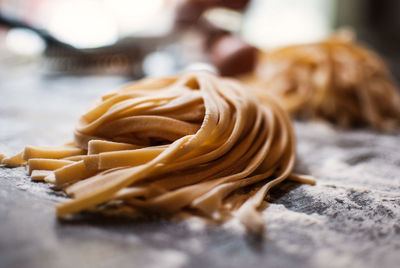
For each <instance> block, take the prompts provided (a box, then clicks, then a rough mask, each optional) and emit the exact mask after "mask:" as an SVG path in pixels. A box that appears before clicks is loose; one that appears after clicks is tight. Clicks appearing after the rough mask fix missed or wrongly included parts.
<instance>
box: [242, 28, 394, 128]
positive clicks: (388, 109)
mask: <svg viewBox="0 0 400 268" xmlns="http://www.w3.org/2000/svg"><path fill="white" fill-rule="evenodd" d="M246 80H247V81H248V82H249V83H250V84H253V85H256V86H255V87H254V91H255V92H256V94H257V95H258V96H260V97H261V98H262V97H263V96H264V95H265V92H267V91H268V92H269V93H270V94H272V95H274V96H275V97H276V98H277V99H278V101H279V102H280V103H281V104H282V105H283V107H284V108H285V109H286V110H287V111H289V112H290V113H291V114H293V115H296V116H298V117H300V118H324V119H327V120H328V121H331V122H333V123H336V124H339V125H342V126H345V127H349V126H372V127H373V128H376V129H380V130H389V131H390V130H393V129H395V128H397V127H398V126H399V123H400V97H399V93H398V91H397V88H396V86H395V84H394V82H393V80H392V77H391V75H390V72H389V70H388V68H387V67H386V65H385V63H384V62H383V60H382V59H381V58H380V57H379V56H378V55H377V54H375V53H374V52H373V51H371V50H369V49H367V48H365V47H362V46H360V45H358V44H356V43H355V42H354V41H353V38H351V37H349V36H348V35H346V34H343V33H342V34H340V33H339V34H337V35H335V36H333V37H332V38H330V39H328V40H325V41H323V42H319V43H313V44H306V45H295V46H289V47H284V48H281V49H277V50H275V51H272V52H270V53H265V54H264V55H263V56H262V57H261V60H260V63H259V64H258V67H257V69H256V70H255V73H254V75H252V77H250V78H249V77H248V78H246Z"/></svg>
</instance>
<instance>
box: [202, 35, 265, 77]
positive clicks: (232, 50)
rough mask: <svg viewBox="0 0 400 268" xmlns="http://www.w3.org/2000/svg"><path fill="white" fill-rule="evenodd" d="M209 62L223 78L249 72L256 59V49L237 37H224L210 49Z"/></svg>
mask: <svg viewBox="0 0 400 268" xmlns="http://www.w3.org/2000/svg"><path fill="white" fill-rule="evenodd" d="M210 57H211V61H212V62H213V64H214V65H215V66H216V67H217V69H218V70H219V73H220V74H221V75H223V76H237V75H240V74H245V73H248V72H251V71H252V70H253V69H254V66H255V64H256V59H257V49H256V48H255V47H253V46H251V45H249V44H247V43H245V42H244V41H243V40H241V39H240V38H239V37H237V36H224V37H222V38H220V39H219V40H218V41H216V42H215V44H214V45H213V46H212V48H211V53H210Z"/></svg>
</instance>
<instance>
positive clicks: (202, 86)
mask: <svg viewBox="0 0 400 268" xmlns="http://www.w3.org/2000/svg"><path fill="white" fill-rule="evenodd" d="M264 101H265V104H266V105H260V104H259V103H258V101H257V100H256V99H255V98H254V97H253V96H252V95H250V94H248V92H247V91H246V88H244V87H243V86H242V85H241V84H240V83H238V82H237V81H234V80H230V79H223V78H219V77H217V76H215V75H213V74H210V73H206V72H196V73H185V74H182V75H181V76H177V77H168V78H148V79H144V80H140V81H138V82H135V83H132V84H130V85H128V86H126V87H124V88H122V89H120V90H119V91H116V92H114V93H111V94H108V95H105V96H103V97H102V98H101V99H100V100H98V101H97V102H96V103H94V105H92V106H91V107H90V108H89V110H88V111H86V112H85V113H84V114H83V115H82V117H81V118H80V119H79V121H78V123H77V125H76V129H75V132H74V142H73V143H69V144H66V145H63V146H60V147H35V146H27V147H26V148H25V150H24V152H23V153H21V154H18V155H17V156H16V157H14V158H15V159H14V162H12V161H11V160H9V159H12V158H5V159H3V162H2V163H4V164H7V163H14V164H18V163H20V164H26V165H27V166H28V167H29V172H30V173H31V176H32V179H33V180H36V181H40V180H43V181H45V182H48V183H52V184H54V185H55V186H57V187H59V188H60V189H62V190H63V191H64V192H65V193H66V194H67V195H68V196H69V197H71V199H70V200H68V201H66V202H63V203H60V204H58V205H57V206H56V211H57V215H58V216H59V217H66V216H68V215H70V214H73V213H77V212H81V211H86V210H93V209H96V208H99V209H100V207H101V206H102V205H103V206H104V205H107V204H113V205H114V206H117V207H120V208H124V209H125V211H126V209H128V210H129V211H138V212H141V213H157V214H162V215H177V214H179V213H186V214H188V213H189V214H190V215H197V216H201V217H204V218H209V219H212V220H214V221H224V220H226V219H229V218H231V217H233V216H236V217H238V218H239V219H240V220H241V221H242V222H243V223H244V224H245V226H247V227H248V228H249V229H251V230H253V231H255V232H260V231H261V230H262V229H263V226H264V224H263V220H262V218H261V216H260V213H259V212H258V208H259V207H260V205H261V204H262V202H263V201H264V198H265V196H266V194H267V193H268V191H269V190H270V189H271V187H273V186H275V185H277V184H278V183H280V182H282V181H283V180H285V179H287V178H289V179H293V180H297V181H300V182H306V183H313V180H312V179H311V178H307V177H301V176H298V175H294V174H292V171H293V168H294V164H295V136H294V132H293V127H292V124H291V122H290V119H289V117H288V115H287V114H286V112H284V111H283V110H282V109H281V108H280V107H279V106H278V105H277V104H276V103H275V101H273V100H272V99H271V98H264ZM17 160H19V162H16V161H17Z"/></svg>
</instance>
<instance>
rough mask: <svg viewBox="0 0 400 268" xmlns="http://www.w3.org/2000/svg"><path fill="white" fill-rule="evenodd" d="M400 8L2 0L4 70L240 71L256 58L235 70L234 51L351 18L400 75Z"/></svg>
mask: <svg viewBox="0 0 400 268" xmlns="http://www.w3.org/2000/svg"><path fill="white" fill-rule="evenodd" d="M399 14H400V1H397V0H385V1H380V0H252V1H246V0H242V1H240V0H237V1H236V0H234V1H228V0H182V1H180V0H179V1H178V0H146V1H143V0H0V16H1V17H0V68H1V69H0V70H1V72H2V73H3V75H7V74H8V73H11V72H19V71H20V70H30V71H34V72H36V73H38V74H39V75H44V76H47V77H48V76H54V75H57V76H58V75H74V76H82V75H85V76H86V75H102V76H104V75H117V76H123V77H127V78H129V79H132V78H139V77H142V76H144V75H161V74H170V73H174V72H177V71H180V70H183V69H186V68H190V69H211V70H219V71H220V72H221V73H222V74H224V75H236V74H239V73H243V72H246V71H247V70H248V69H249V68H251V66H252V65H253V64H254V63H253V62H252V61H251V60H249V62H247V63H246V60H244V64H243V66H239V67H237V68H236V69H235V70H231V67H229V66H232V65H235V64H232V61H231V57H232V55H233V54H235V53H236V54H240V55H239V56H238V57H239V58H240V57H242V58H241V61H240V62H243V59H251V58H252V57H254V49H255V48H257V49H260V50H269V49H273V48H276V47H280V46H284V45H290V44H298V43H308V42H314V41H318V40H321V39H323V38H325V37H327V36H329V35H330V34H332V33H333V32H334V31H336V30H337V29H339V28H342V27H349V28H350V29H352V30H353V31H354V32H355V34H356V36H357V38H358V40H359V41H360V42H361V43H363V44H365V45H367V46H369V47H372V48H374V49H375V50H377V51H378V52H379V53H380V54H381V55H383V56H384V58H385V59H386V60H387V62H388V63H389V66H390V67H391V69H392V71H393V73H394V75H395V77H396V78H397V79H399V78H400V53H399V52H398V49H397V48H398V47H399V45H400V16H399ZM240 65H242V64H240ZM227 66H228V67H227ZM0 83H1V82H0Z"/></svg>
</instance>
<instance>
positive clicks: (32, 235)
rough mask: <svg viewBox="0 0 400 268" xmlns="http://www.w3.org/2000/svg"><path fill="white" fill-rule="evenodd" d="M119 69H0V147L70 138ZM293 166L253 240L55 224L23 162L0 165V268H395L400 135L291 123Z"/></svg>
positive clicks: (149, 225) (172, 229)
mask: <svg viewBox="0 0 400 268" xmlns="http://www.w3.org/2000/svg"><path fill="white" fill-rule="evenodd" d="M123 83H125V81H124V80H123V79H121V78H116V77H91V78H85V77H81V78H79V77H75V78H68V77H52V78H49V77H47V78H46V77H44V76H41V75H39V74H36V73H35V72H34V71H29V72H22V73H16V72H12V74H10V73H7V72H3V73H1V74H0V152H3V153H6V154H12V153H16V152H18V151H19V150H21V149H22V148H23V147H24V146H25V145H26V144H31V145H57V144H60V143H63V142H65V141H68V140H70V139H71V137H72V135H71V133H72V129H73V126H74V123H75V121H76V120H77V118H78V116H79V114H80V113H81V112H82V111H83V110H84V108H85V107H86V106H87V105H88V104H89V103H90V102H92V101H93V100H94V99H95V98H97V97H99V96H100V95H102V94H104V92H106V91H109V90H111V89H113V88H115V87H118V86H119V85H121V84H123ZM295 127H296V135H297V138H298V163H297V168H296V169H297V172H300V173H305V174H311V175H313V176H315V177H316V178H317V181H318V182H317V185H316V186H309V185H300V184H297V183H293V182H285V183H283V184H282V185H281V186H279V187H277V188H276V189H274V190H273V191H272V192H271V194H270V197H269V202H270V203H271V204H270V206H269V207H268V208H267V209H266V210H265V211H264V212H263V216H264V217H265V220H266V221H267V230H266V232H265V235H264V237H263V238H262V239H256V238H254V237H251V236H249V235H246V234H245V232H244V230H243V228H242V227H241V225H240V224H238V222H236V221H231V222H229V223H227V224H225V225H223V226H206V225H204V224H203V223H202V222H200V221H196V220H188V221H184V222H171V221H151V222H146V221H132V220H130V221H129V220H122V219H119V220H117V219H110V218H93V219H89V220H82V221H75V222H61V221H58V220H57V219H56V217H55V210H54V204H55V203H56V202H57V201H59V200H60V199H61V198H62V197H60V196H57V195H55V194H54V192H53V191H52V190H51V189H50V188H49V186H48V185H46V184H44V183H33V182H30V180H29V178H28V176H27V172H26V171H25V170H24V168H14V169H5V168H0V267H71V266H76V267H115V266H118V267H136V266H137V267H139V266H143V267H188V266H190V267H244V266H246V267H395V266H397V265H398V264H399V262H400V254H399V252H400V150H399V148H400V133H397V134H394V135H387V134H380V133H375V132H372V131H369V130H351V131H346V130H335V129H333V128H332V127H331V126H329V125H326V124H323V123H300V122H296V123H295Z"/></svg>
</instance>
